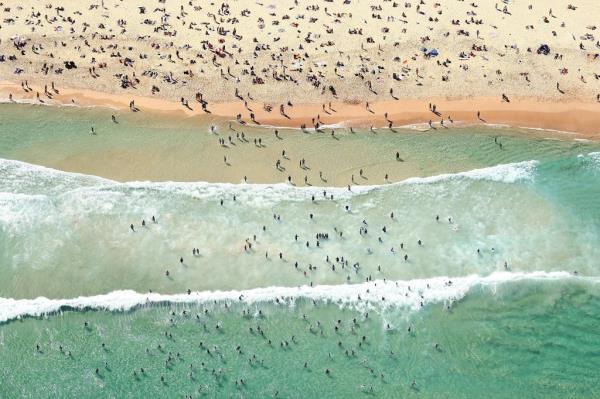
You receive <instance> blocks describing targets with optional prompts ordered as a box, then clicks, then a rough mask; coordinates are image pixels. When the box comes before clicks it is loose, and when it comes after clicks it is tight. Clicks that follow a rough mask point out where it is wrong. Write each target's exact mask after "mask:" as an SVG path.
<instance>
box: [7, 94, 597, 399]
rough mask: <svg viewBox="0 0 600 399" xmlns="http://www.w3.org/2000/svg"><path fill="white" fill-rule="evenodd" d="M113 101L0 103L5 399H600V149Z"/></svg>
mask: <svg viewBox="0 0 600 399" xmlns="http://www.w3.org/2000/svg"><path fill="white" fill-rule="evenodd" d="M110 114H111V112H110V111H107V110H100V109H75V108H65V109H60V110H58V111H57V110H56V109H52V108H48V107H29V106H27V107H20V106H14V105H6V106H0V116H1V117H0V276H1V278H0V323H2V324H0V397H11V398H12V397H36V398H37V397H57V396H59V397H64V396H77V395H78V396H83V397H146V396H150V395H154V396H161V397H163V396H183V395H186V394H191V395H193V396H194V397H197V396H199V395H206V396H208V397H223V396H227V397H233V396H235V397H270V396H275V394H276V393H278V396H279V397H356V396H362V395H367V396H378V397H409V396H415V397H416V396H421V397H432V398H433V397H482V396H491V397H544V398H546V397H577V398H582V397H586V398H587V397H590V398H592V397H597V396H598V395H599V392H598V388H597V384H596V383H595V381H596V380H597V379H598V377H599V374H598V371H597V370H598V369H599V367H598V366H600V364H598V359H600V356H598V348H599V347H600V346H599V344H600V335H599V334H598V333H597V332H596V328H595V325H596V324H597V320H598V317H599V316H600V299H599V298H600V297H599V291H598V284H599V280H598V276H599V272H600V261H599V259H600V248H599V247H598V243H599V242H600V152H599V150H600V147H599V146H598V145H597V144H596V143H584V142H578V141H574V140H571V138H568V137H564V136H563V137H562V140H555V139H546V138H545V136H548V137H550V134H548V133H547V132H538V133H534V134H531V135H529V136H525V135H523V134H522V133H523V132H519V131H507V130H499V129H489V128H486V129H481V128H469V129H458V130H456V129H454V130H452V129H449V130H445V131H444V132H441V131H436V132H428V133H422V132H414V131H405V130H402V131H398V132H396V133H392V132H389V131H388V132H384V131H379V132H378V133H377V134H374V133H368V132H357V133H356V134H353V133H349V132H345V131H338V132H337V133H336V136H337V138H338V139H339V140H336V139H332V138H331V137H330V136H328V134H321V133H311V134H303V133H300V132H298V131H292V130H286V131H283V132H282V133H281V134H282V137H283V138H284V140H282V141H280V140H278V139H276V138H274V137H273V135H272V131H271V130H269V131H265V130H260V129H256V128H244V130H245V131H246V133H247V137H248V138H249V143H242V142H241V141H240V142H238V143H237V144H236V145H235V146H233V145H232V146H230V148H222V147H220V146H219V145H218V143H217V137H216V136H214V135H211V134H209V128H208V125H209V124H211V123H212V124H215V125H216V126H217V130H218V131H219V132H220V133H219V134H220V136H219V137H226V135H227V134H229V133H224V132H225V131H227V122H226V121H222V120H216V119H214V120H197V119H183V118H181V119H178V120H177V122H175V120H174V119H168V118H166V117H158V116H148V115H138V114H132V115H129V114H118V116H117V119H118V121H119V123H118V124H113V123H112V122H111V121H110ZM91 125H93V126H94V127H95V129H96V130H97V132H98V135H97V136H91V135H90V134H89V129H90V126H91ZM328 133H329V132H328ZM258 137H260V138H261V139H262V140H263V143H264V145H265V147H261V148H259V147H255V146H253V144H252V140H253V138H258ZM495 137H499V140H500V142H501V143H502V148H500V147H499V145H498V144H495V143H494V138H495ZM93 140H95V141H93ZM234 140H235V139H234ZM283 147H285V148H286V149H287V154H288V155H289V157H290V160H289V161H285V162H284V164H285V166H286V168H287V169H286V171H285V172H277V171H275V170H274V167H273V164H274V160H275V159H276V158H277V157H279V154H280V151H281V149H282V148H283ZM399 149H400V152H401V153H402V157H403V161H404V162H397V161H395V159H394V154H395V152H396V151H397V150H399ZM223 152H226V153H227V154H228V157H230V158H229V159H231V160H233V161H232V162H233V166H232V167H231V169H227V170H226V171H225V172H223V171H220V170H218V169H219V168H220V167H221V166H215V165H217V164H218V163H219V162H221V164H219V165H222V156H223ZM195 157H198V159H199V160H195ZM301 157H304V158H305V159H307V163H308V165H309V166H310V167H311V169H310V170H308V171H307V170H303V169H301V168H299V167H298V166H296V165H297V162H298V160H299V159H300V158H301ZM236 162H243V163H244V164H251V165H253V166H255V171H256V178H255V177H253V175H252V174H249V175H250V181H251V182H253V183H254V182H263V183H268V184H223V183H208V182H187V183H185V182H179V183H173V182H167V181H162V182H161V181H160V180H206V181H240V180H241V176H242V175H244V174H246V173H248V171H246V170H244V169H243V168H237V169H236ZM38 165H44V166H47V167H52V168H56V169H49V168H46V167H44V166H38ZM292 165H294V166H292ZM357 165H358V166H357ZM200 166H202V167H203V168H206V169H199V168H200ZM215 168H216V169H215ZM321 168H322V169H323V170H324V171H325V175H326V176H327V178H328V181H327V182H324V181H321V182H320V183H319V184H321V185H329V186H331V185H341V186H342V187H338V188H333V187H318V186H316V185H315V186H309V187H306V186H303V185H302V183H301V181H302V177H303V176H304V175H305V174H307V175H309V181H312V182H315V181H317V179H318V170H319V169H321ZM361 168H362V169H363V170H364V171H365V178H364V179H363V178H360V177H359V174H358V170H359V169H361ZM57 169H61V170H67V171H70V172H65V171H61V170H57ZM211 170H218V173H214V174H211ZM388 171H389V173H390V176H391V177H392V179H391V180H392V181H394V183H392V184H380V183H383V179H382V175H383V174H384V173H386V172H388ZM71 172H79V173H71ZM288 173H289V174H291V175H292V176H293V180H294V181H296V182H298V185H297V186H292V185H288V184H283V183H277V184H275V183H276V182H283V181H284V180H285V177H286V175H287V174H288ZM240 174H241V175H240ZM352 174H354V177H355V179H356V180H358V183H360V184H357V185H353V186H352V188H351V191H349V190H348V189H347V188H345V187H344V186H345V185H346V184H347V182H348V180H349V179H350V176H351V175H352ZM99 176H102V177H99ZM207 176H208V177H207ZM144 179H151V180H159V181H155V182H140V181H134V180H144ZM117 180H119V181H125V182H118V181H117ZM392 213H393V217H392ZM153 216H154V217H155V218H156V222H153V221H152V217H153ZM438 216H439V220H438V219H437V217H438ZM142 221H144V225H142ZM132 224H133V230H132V229H131V228H130V225H132ZM384 229H385V231H384ZM296 235H297V236H298V237H297V238H296ZM192 248H198V249H199V254H198V255H193V254H192ZM280 254H281V255H280ZM405 256H407V259H406V260H405ZM167 271H168V272H169V273H168V276H167V275H166V274H167V273H166V272H167ZM150 290H152V293H150V292H149V291H150ZM188 290H190V293H189V294H188V293H187V291H188ZM170 294H172V295H170ZM39 296H44V297H46V298H37V297H39ZM35 298H37V299H35ZM184 310H185V311H186V313H185V314H183V313H182V312H183V311H184ZM205 311H207V312H208V313H205ZM172 312H175V314H174V315H171V313H172ZM367 312H368V314H369V316H368V318H367V317H366V313H367ZM196 315H198V317H196ZM303 315H306V320H304V319H303ZM170 319H172V321H171V320H170ZM353 319H356V320H357V321H356V323H354V322H353V321H352V320H353ZM336 320H340V324H339V325H338V331H337V332H336V331H335V325H336V324H337V322H336ZM86 321H87V322H88V327H87V328H86V327H85V326H84V323H85V322H86ZM317 321H319V323H320V325H319V323H317ZM388 324H389V327H388ZM217 325H218V326H219V327H218V328H217V327H216V326H217ZM257 326H260V328H261V329H262V331H263V332H264V334H265V337H263V336H261V334H260V331H259V330H258V329H257V328H258V327H257ZM409 327H410V328H411V332H410V333H409V332H408V331H407V330H408V328H409ZM250 328H252V331H251V330H250ZM165 332H166V334H167V335H166V336H165ZM169 334H171V335H172V337H171V336H170V335H169ZM292 336H294V338H292ZM363 336H365V341H364V343H363V341H362V337H363ZM269 339H270V340H271V341H272V342H271V345H269V344H268V340H269ZM200 342H202V343H203V346H202V347H201V346H199V345H200ZM286 342H287V344H286ZM340 342H341V346H339V345H340ZM102 343H105V347H104V348H102ZM435 343H438V344H439V348H437V349H436V347H435ZM159 344H160V345H161V349H158V347H157V346H158V345H159ZM36 345H40V348H39V350H37V349H36ZM238 345H240V346H241V348H240V349H241V351H242V353H241V354H240V353H238V352H237V351H236V347H237V346H238ZM282 345H283V346H282ZM60 346H62V347H63V351H62V352H61V350H60ZM146 348H148V353H147V352H146ZM207 349H208V350H209V351H210V354H209V353H208V352H207ZM346 350H348V352H349V355H346ZM353 350H354V355H352V351H353ZM69 351H70V352H71V354H72V356H71V357H69V356H68V355H67V353H68V352H69ZM169 352H170V355H169ZM391 352H393V353H394V354H393V355H391ZM177 353H179V354H180V357H178V356H177ZM253 355H255V356H256V357H253ZM169 357H171V360H168V361H167V362H166V363H165V361H166V360H167V359H168V358H169ZM305 362H307V368H306V369H305V368H304V367H303V365H304V363H305ZM202 363H204V366H203V365H202ZM190 364H191V365H192V366H191V369H190ZM142 367H143V368H144V370H145V372H144V373H142V372H141V371H140V368H142ZM96 368H97V369H98V373H96ZM213 369H214V370H215V371H214V372H213ZM326 369H329V370H330V374H329V375H328V374H326V373H325V370H326ZM56 370H60V371H59V372H57V371H56ZM134 370H135V371H136V375H134ZM190 370H191V371H192V375H191V377H190V375H189V372H190ZM381 374H383V378H382V377H381ZM161 376H162V377H163V378H164V383H163V382H161ZM240 379H243V380H244V383H243V384H242V383H241V382H240ZM413 380H414V381H415V384H414V385H412V384H411V382H412V381H413ZM236 381H237V384H236Z"/></svg>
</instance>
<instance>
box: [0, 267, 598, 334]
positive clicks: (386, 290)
mask: <svg viewBox="0 0 600 399" xmlns="http://www.w3.org/2000/svg"><path fill="white" fill-rule="evenodd" d="M566 279H580V280H585V281H591V282H593V283H598V282H600V278H596V277H576V276H574V275H572V274H570V273H568V272H531V273H510V272H496V273H492V274H490V275H489V276H485V277H481V276H479V275H470V276H465V277H457V278H450V277H434V278H429V279H416V280H409V281H387V282H384V281H382V280H377V281H372V282H368V283H362V284H342V285H318V286H314V287H309V286H300V287H268V288H255V289H250V290H243V291H201V292H192V293H190V294H174V295H163V294H158V293H148V294H142V293H138V292H135V291H131V290H122V291H113V292H110V293H108V294H104V295H96V296H89V297H78V298H73V299H48V298H44V297H39V298H36V299H12V298H0V323H2V322H7V321H10V320H14V319H18V318H21V317H25V316H43V315H48V314H52V313H56V312H58V311H60V310H61V309H76V310H85V309H92V310H108V311H127V310H131V309H134V308H136V307H139V306H142V305H152V304H160V303H173V304H176V303H185V304H203V303H209V302H213V301H240V302H243V303H246V304H253V303H261V302H262V303H266V302H268V303H273V302H279V303H288V304H291V303H293V302H294V301H296V300H298V299H308V300H315V301H327V302H333V303H338V304H340V305H355V306H358V307H361V306H379V307H381V308H386V307H389V306H393V307H398V308H404V309H407V310H410V311H416V310H418V309H420V308H421V306H422V305H425V304H430V303H446V302H449V301H455V300H459V299H461V298H463V297H464V296H465V295H467V293H468V292H469V291H470V290H471V289H472V288H474V287H476V286H484V287H492V288H494V287H496V286H498V285H500V284H505V283H509V282H516V281H522V280H544V281H548V280H566Z"/></svg>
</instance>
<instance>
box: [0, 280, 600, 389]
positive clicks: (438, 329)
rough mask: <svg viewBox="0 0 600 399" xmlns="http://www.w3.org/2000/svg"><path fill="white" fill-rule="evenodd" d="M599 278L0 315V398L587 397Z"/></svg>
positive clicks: (595, 370) (597, 348) (599, 363)
mask: <svg viewBox="0 0 600 399" xmlns="http://www.w3.org/2000/svg"><path fill="white" fill-rule="evenodd" d="M598 288H599V287H598V282H595V283H590V282H586V281H570V282H565V281H560V280H558V281H550V282H532V281H523V282H516V283H511V284H505V285H499V286H497V287H495V288H494V289H493V290H491V289H489V288H484V287H474V288H473V289H472V290H471V291H470V292H469V293H468V294H467V295H466V296H465V297H464V298H462V299H459V300H458V301H456V302H453V303H451V304H450V305H448V304H442V303H433V304H430V305H427V306H425V307H424V308H423V309H421V310H420V311H418V312H408V311H406V310H403V309H402V308H393V307H392V308H387V309H386V310H385V311H382V310H380V309H377V308H374V309H369V310H357V309H355V308H354V307H352V306H346V307H339V306H338V305H337V304H335V303H327V302H321V301H316V302H314V303H313V302H310V301H302V300H299V301H296V302H294V303H293V304H289V303H286V304H280V305H276V304H273V303H258V304H254V305H251V306H246V305H243V304H239V303H235V302H233V303H228V302H220V303H217V304H208V305H205V306H194V305H168V304H165V305H162V306H145V307H141V308H138V309H136V310H134V311H129V312H107V311H83V312H73V311H69V310H64V311H63V312H61V313H59V314H54V315H51V316H47V317H44V318H26V319H24V320H19V321H12V322H9V323H7V324H5V325H3V326H1V330H0V358H1V359H2V367H1V368H0V376H1V377H2V378H1V379H0V381H1V382H0V396H2V397H30V398H38V397H98V398H100V397H103V398H105V397H112V398H122V397H185V395H191V396H192V397H249V398H250V397H282V398H307V397H309V398H321V397H332V398H338V397H339V398H342V397H385V398H397V397H426V398H439V397H452V398H476V397H495V398H510V397H527V398H593V397H597V396H598V395H599V394H600V391H599V387H598V384H597V381H598V378H599V377H600V371H599V370H600V333H599V332H598V328H597V323H598V319H599V318H600V296H599V294H600V292H599V291H598ZM86 323H87V325H86ZM409 328H410V331H409ZM36 345H39V349H38V348H36ZM103 345H104V346H103ZM305 364H306V367H305ZM142 369H143V370H144V371H142ZM96 370H97V371H96ZM327 370H329V373H327ZM161 379H162V380H161ZM241 380H243V383H241ZM413 381H414V384H413Z"/></svg>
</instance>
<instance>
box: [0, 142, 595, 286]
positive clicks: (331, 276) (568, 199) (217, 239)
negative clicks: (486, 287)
mask: <svg viewBox="0 0 600 399" xmlns="http://www.w3.org/2000/svg"><path fill="white" fill-rule="evenodd" d="M597 161H598V155H597V154H596V153H592V154H588V155H581V156H577V155H573V156H569V157H567V158H562V159H558V160H552V161H542V162H538V161H528V162H524V163H516V164H509V165H500V166H495V167H491V168H487V169H481V170H475V171H471V172H467V173H462V174H449V175H442V176H438V177H432V178H427V179H412V180H407V181H405V182H401V183H397V184H392V185H388V186H378V187H371V188H365V187H362V188H354V189H353V191H350V192H349V191H347V190H346V189H342V188H340V189H331V188H330V189H319V188H308V189H307V188H293V187H289V186H286V185H274V186H257V185H220V184H207V183H125V184H121V183H116V182H112V181H107V180H104V179H99V178H95V177H91V176H84V175H73V174H67V173H63V172H58V171H53V170H47V169H44V168H40V167H36V166H32V165H29V164H24V163H20V162H15V161H8V160H2V161H0V174H2V177H3V178H2V180H1V181H0V191H1V192H2V195H1V197H0V209H1V210H2V212H1V213H0V215H1V216H0V232H1V235H0V248H2V251H1V252H0V271H1V272H2V274H3V276H4V278H3V279H2V280H1V281H0V291H1V292H3V293H4V296H5V297H15V298H30V297H34V296H36V295H43V296H48V297H52V298H68V297H73V296H79V295H95V294H102V293H107V292H110V291H113V290H117V289H124V288H127V289H133V290H136V291H138V292H146V291H148V290H154V291H158V292H162V293H180V292H184V291H186V290H188V289H191V290H193V291H200V290H214V289H249V288H256V287H266V286H275V285H276V286H297V285H305V284H313V285H319V284H339V283H345V282H349V283H357V282H363V281H365V280H366V279H367V278H374V279H383V278H387V279H391V280H409V279H413V278H428V277H435V276H453V277H456V276H465V275H470V274H481V275H486V274H489V273H491V272H493V271H497V270H504V269H505V264H506V266H507V267H508V268H509V269H510V270H512V271H537V270H544V271H578V272H579V273H582V274H586V275H597V273H598V268H599V265H598V259H600V249H598V246H597V245H596V244H597V242H599V240H598V238H599V231H600V230H599V220H600V219H599V215H600V203H599V201H598V198H600V167H599V165H598V162H597ZM324 190H325V191H326V194H325V196H324V195H323V191H324ZM331 195H333V200H332V199H330V198H331V197H330V196H331ZM313 196H314V198H315V200H314V201H313V200H312V198H313ZM234 197H235V200H234ZM221 201H223V204H222V205H221ZM346 207H348V209H346ZM392 213H393V216H394V217H393V219H392V217H391V214H392ZM311 215H312V218H311ZM437 215H439V220H436V216H437ZM152 216H154V217H155V218H156V223H153V222H152V221H151V218H152ZM143 220H144V221H145V226H142V221H143ZM131 224H134V230H135V231H132V230H131V228H130V225H131ZM384 228H385V232H384V231H383V229H384ZM365 230H366V233H365ZM340 233H341V234H342V235H341V236H340ZM317 234H320V235H326V237H327V238H319V239H317V238H316V236H317ZM296 235H298V239H297V240H296ZM319 237H321V236H319ZM419 240H420V241H421V245H419ZM250 245H251V247H250ZM192 248H198V249H199V251H200V254H199V255H193V254H192ZM478 250H479V252H478ZM280 254H281V258H280ZM405 256H407V257H408V258H407V260H405V259H404V258H405ZM342 258H343V261H342ZM181 259H183V262H180V261H181ZM167 271H168V272H169V275H168V276H167V275H166V273H167Z"/></svg>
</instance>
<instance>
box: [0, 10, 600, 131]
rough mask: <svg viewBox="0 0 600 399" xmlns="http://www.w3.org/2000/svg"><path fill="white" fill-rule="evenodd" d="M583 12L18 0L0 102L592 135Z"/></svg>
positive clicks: (291, 122)
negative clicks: (513, 128)
mask: <svg viewBox="0 0 600 399" xmlns="http://www.w3.org/2000/svg"><path fill="white" fill-rule="evenodd" d="M595 11H596V5H595V3H594V1H592V0H579V1H577V2H574V3H573V4H568V5H567V4H565V3H564V2H562V1H561V0H552V1H548V2H546V3H545V4H544V5H543V6H542V5H529V4H526V3H524V2H511V3H509V4H506V2H505V3H493V2H489V3H487V2H478V3H466V2H458V1H440V2H431V3H430V2H424V1H421V2H418V3H417V2H410V1H407V2H404V3H402V4H401V3H396V2H384V3H383V4H380V3H378V2H371V1H345V2H337V3H328V4H327V5H323V6H319V5H312V4H308V3H306V4H303V3H302V2H298V1H292V0H286V1H284V2H277V3H269V2H266V3H259V2H255V3H245V2H232V3H231V4H230V3H220V4H217V3H211V4H200V3H196V2H195V1H190V2H189V3H184V2H177V1H175V2H171V1H169V2H162V3H159V5H156V4H155V3H154V2H153V1H151V0H139V1H137V2H135V3H133V2H127V3H123V2H120V1H112V0H106V1H103V2H102V3H101V4H88V5H87V6H86V5H85V4H83V3H80V2H78V1H74V0H67V1H64V2H61V4H60V6H56V5H52V4H48V5H46V7H45V8H42V7H40V5H39V4H38V3H36V2H34V1H32V0H26V1H24V2H23V3H20V5H18V6H13V7H5V8H4V10H3V12H4V15H5V17H6V18H5V20H4V23H3V24H2V25H0V61H1V62H0V77H1V79H2V81H3V83H2V86H1V88H0V93H1V95H2V97H4V98H5V99H7V97H8V95H9V94H12V95H13V100H14V101H20V100H23V99H30V100H34V101H36V102H44V103H47V104H56V103H63V104H70V103H71V102H72V100H73V101H75V103H76V104H80V105H102V106H109V107H117V108H124V107H125V108H126V107H130V105H131V101H134V103H135V106H136V107H138V108H139V109H140V110H142V111H143V112H151V111H161V112H175V111H183V112H184V113H185V114H187V115H196V114H204V113H207V114H208V113H210V114H213V115H218V116H222V117H226V118H236V119H238V120H239V121H243V122H244V123H254V124H262V125H272V126H288V127H299V126H302V125H305V126H306V127H307V128H313V127H315V126H322V125H337V124H342V125H345V126H356V127H369V126H371V125H373V126H375V127H384V126H390V125H392V126H403V125H412V124H427V125H429V124H431V125H435V126H437V125H438V124H440V123H441V122H442V121H443V122H444V123H446V124H448V123H450V122H449V119H450V118H451V119H452V120H453V121H456V122H461V123H468V124H471V123H491V124H506V125H509V126H517V127H533V128H542V129H555V130H561V131H569V132H577V133H581V134H582V135H583V136H582V137H585V138H595V137H597V135H598V134H599V133H600V129H599V128H598V126H599V124H598V122H599V121H600V119H599V116H598V110H599V109H600V102H599V101H600V75H599V74H598V66H599V65H600V41H599V40H598V38H597V37H596V36H595V34H596V32H595V31H596V28H597V26H596V23H597V22H596V21H595V18H594V16H595ZM25 82H27V83H25ZM432 107H433V110H434V111H435V112H432ZM478 112H479V113H480V114H479V115H480V116H479V117H478Z"/></svg>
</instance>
